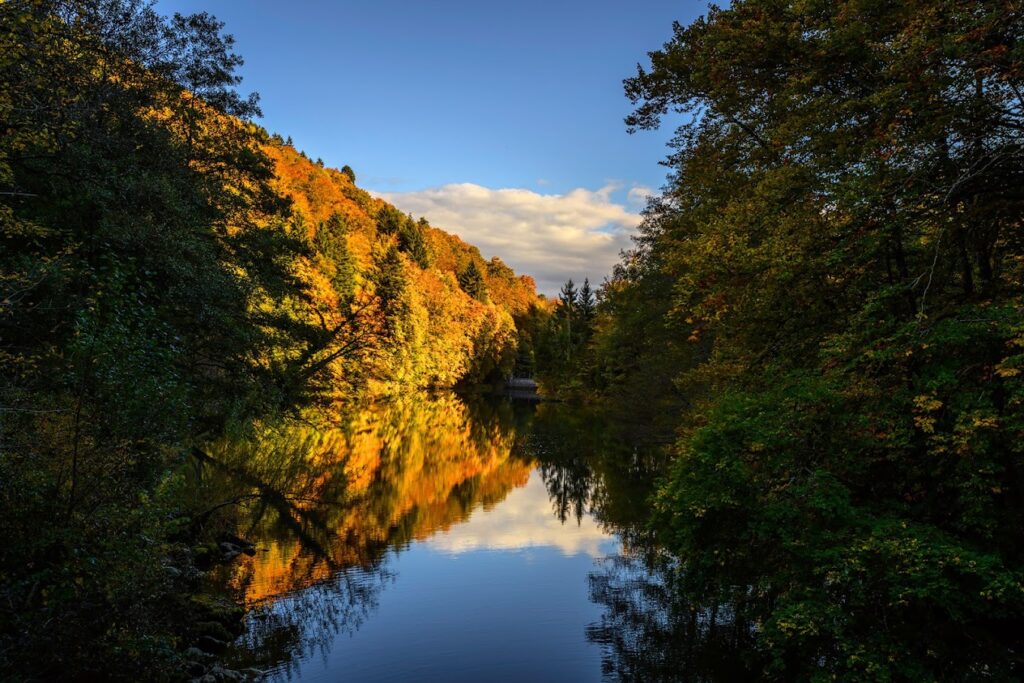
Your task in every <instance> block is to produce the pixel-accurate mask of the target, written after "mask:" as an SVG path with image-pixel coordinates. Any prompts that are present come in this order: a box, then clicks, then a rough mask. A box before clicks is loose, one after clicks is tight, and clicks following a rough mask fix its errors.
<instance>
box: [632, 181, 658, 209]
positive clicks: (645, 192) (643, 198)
mask: <svg viewBox="0 0 1024 683" xmlns="http://www.w3.org/2000/svg"><path fill="white" fill-rule="evenodd" d="M653 196H654V190H652V189H651V188H649V187H647V186H645V185H634V186H633V187H631V188H629V192H627V193H626V201H628V202H629V204H630V206H635V207H638V208H641V209H642V208H644V207H645V206H647V200H648V199H650V198H651V197H653Z"/></svg>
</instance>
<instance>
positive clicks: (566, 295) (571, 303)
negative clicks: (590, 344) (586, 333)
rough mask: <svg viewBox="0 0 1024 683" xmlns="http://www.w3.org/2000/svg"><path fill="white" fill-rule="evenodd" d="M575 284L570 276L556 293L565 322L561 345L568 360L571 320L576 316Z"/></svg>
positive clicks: (570, 350)
mask: <svg viewBox="0 0 1024 683" xmlns="http://www.w3.org/2000/svg"><path fill="white" fill-rule="evenodd" d="M576 294H577V292H576V284H575V283H574V282H573V281H572V278H569V280H568V281H567V282H566V283H565V284H564V285H562V289H561V290H560V291H559V293H558V301H559V304H560V305H559V308H560V309H561V311H560V317H561V319H562V320H563V321H564V322H565V327H564V330H565V332H564V337H563V346H564V348H565V359H566V360H569V359H570V358H572V347H573V331H572V328H573V320H574V318H576Z"/></svg>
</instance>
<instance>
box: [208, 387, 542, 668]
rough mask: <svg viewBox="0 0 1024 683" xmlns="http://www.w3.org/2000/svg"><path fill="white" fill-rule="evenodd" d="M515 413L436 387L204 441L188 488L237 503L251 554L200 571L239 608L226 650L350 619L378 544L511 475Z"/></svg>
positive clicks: (517, 467) (503, 485) (409, 533)
mask: <svg viewBox="0 0 1024 683" xmlns="http://www.w3.org/2000/svg"><path fill="white" fill-rule="evenodd" d="M515 419H516V416H515V415H514V414H513V412H512V411H511V409H510V407H509V406H508V405H507V404H506V405H504V406H502V405H501V404H483V403H481V404H479V405H477V404H473V405H472V406H468V405H467V404H466V403H464V402H463V401H462V400H460V399H459V398H457V397H455V396H452V395H440V396H436V397H429V398H428V397H417V398H407V399H404V400H400V401H396V402H392V403H387V404H381V405H376V406H372V407H370V408H368V409H366V410H362V411H359V412H356V413H352V414H348V415H344V416H340V417H339V416H335V417H334V419H332V420H330V421H327V420H325V419H324V417H323V415H319V416H318V415H311V416H308V419H305V420H288V421H282V422H278V423H274V424H260V425H254V426H253V427H252V428H251V429H250V430H249V431H248V432H246V433H245V434H244V435H243V436H241V437H239V436H236V437H235V438H225V439H223V440H221V441H218V442H216V443H213V444H210V445H208V447H207V448H206V453H207V456H206V457H204V460H205V461H206V464H205V465H204V466H203V467H202V468H201V469H200V470H199V471H198V472H197V475H196V487H195V488H196V491H197V496H198V497H199V498H205V499H206V501H207V502H208V503H209V502H211V501H214V504H213V506H212V507H214V508H216V507H217V506H218V505H220V503H218V502H216V501H242V502H243V505H242V506H241V507H240V509H238V511H237V514H236V523H237V527H238V529H239V533H240V534H241V535H242V536H245V537H247V538H248V539H250V540H252V541H254V542H256V544H257V546H258V547H259V548H260V551H261V552H258V553H257V554H256V556H255V557H242V558H240V559H239V560H238V561H236V562H235V563H232V564H231V565H228V566H223V567H220V568H218V569H217V570H215V571H214V581H215V582H218V583H220V584H221V585H223V586H224V587H225V588H226V589H228V590H229V591H231V592H232V593H233V594H234V595H236V596H237V597H238V598H239V599H240V600H242V601H244V602H245V603H246V604H247V605H249V606H250V609H251V611H250V617H249V620H248V621H249V624H250V629H249V631H248V633H247V635H246V636H245V637H244V641H243V643H242V648H241V650H240V652H239V653H238V656H239V658H240V661H241V662H242V663H245V662H251V663H254V664H255V665H258V666H264V667H265V666H269V665H272V664H275V663H278V662H280V663H286V662H287V661H288V660H289V657H291V656H298V657H300V658H301V657H304V656H306V655H308V654H309V653H310V652H312V650H313V649H315V648H316V647H321V648H324V647H327V646H328V645H329V643H330V642H332V640H333V637H334V635H336V634H337V633H338V632H339V631H342V630H354V629H356V628H358V626H359V624H361V623H362V621H363V620H364V619H365V618H366V616H367V615H368V614H369V612H370V611H372V609H373V608H374V606H375V605H376V600H377V593H378V591H379V590H380V588H381V586H382V585H383V584H384V583H385V581H386V578H387V576H388V572H387V568H386V561H387V556H388V550H390V549H396V548H398V549H400V548H404V547H405V546H407V545H408V543H409V542H410V541H412V540H415V539H422V538H425V537H427V536H429V535H431V534H433V533H436V532H437V531H438V530H442V529H447V528H449V527H451V526H452V525H453V524H455V523H458V522H460V521H463V520H465V519H467V518H468V517H469V515H470V514H471V513H472V511H473V509H475V508H476V507H477V506H481V505H482V506H485V507H489V506H491V505H494V504H496V503H498V502H500V501H501V500H502V499H504V497H505V496H506V495H507V494H508V492H509V491H510V490H511V489H512V488H514V487H517V486H522V485H523V484H525V483H526V481H527V479H528V477H529V473H530V470H531V469H532V468H533V463H532V462H530V461H527V460H523V459H521V458H518V457H513V445H514V443H515V441H516V431H515V428H514V426H513V422H514V420H515ZM247 651H248V652H247ZM258 656H259V659H256V658H257V657H258Z"/></svg>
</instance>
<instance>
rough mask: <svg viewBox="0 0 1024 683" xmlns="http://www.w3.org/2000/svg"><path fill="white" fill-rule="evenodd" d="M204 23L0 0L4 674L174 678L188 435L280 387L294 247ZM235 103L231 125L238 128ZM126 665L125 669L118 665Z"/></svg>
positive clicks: (92, 6)
mask: <svg viewBox="0 0 1024 683" xmlns="http://www.w3.org/2000/svg"><path fill="white" fill-rule="evenodd" d="M220 30H221V25H220V24H219V23H218V22H217V21H215V20H214V19H213V18H212V17H210V16H209V15H205V14H199V15H192V16H176V17H174V18H172V19H164V18H162V17H160V16H158V15H157V14H155V12H154V11H153V10H152V9H151V8H150V7H149V5H148V4H146V3H142V2H133V1H131V0H86V1H85V2H63V1H52V2H28V1H13V2H5V3H2V4H0V54H2V55H3V57H0V60H2V61H3V64H4V68H3V69H0V111H3V112H4V114H3V119H4V124H3V125H4V128H5V131H6V133H5V135H4V136H3V139H2V141H0V368H2V372H0V412H2V413H3V418H2V420H0V481H2V482H3V483H2V485H0V517H2V518H3V519H4V525H5V529H6V532H5V536H4V541H5V542H4V543H3V544H0V545H2V550H0V601H2V602H3V603H4V604H5V605H9V606H12V607H13V608H12V609H5V610H3V611H2V613H0V667H2V668H3V669H4V670H5V672H14V673H16V675H17V676H22V677H27V678H53V677H68V676H73V675H77V676H79V677H81V678H89V677H94V678H95V677H101V676H113V677H124V678H126V679H129V680H138V679H152V678H173V677H174V676H175V675H176V674H175V673H174V671H175V670H174V666H175V664H176V661H177V659H176V655H175V653H174V649H175V645H176V643H177V641H176V633H175V624H174V623H172V619H171V617H170V616H169V611H168V601H169V600H171V599H172V597H173V596H172V592H173V590H176V589H174V588H173V587H172V585H171V582H170V581H169V580H168V577H167V576H166V575H165V573H164V571H163V569H162V564H163V562H164V561H165V560H166V557H167V554H168V553H169V552H170V550H171V548H172V547H173V544H171V543H170V542H169V540H168V539H169V537H170V536H171V534H173V533H175V532H176V528H175V526H174V524H173V523H172V522H171V521H170V520H171V519H172V518H173V517H174V516H176V515H180V514H181V510H180V509H178V508H177V507H176V505H175V503H174V500H173V496H172V493H173V492H174V486H173V482H172V480H169V479H168V477H167V473H168V472H169V471H170V470H172V469H173V468H175V467H177V465H178V464H179V461H180V454H181V453H182V452H183V451H184V450H185V449H186V447H187V444H188V443H189V442H190V440H191V439H192V438H194V437H195V436H197V435H199V434H202V433H203V432H204V431H216V430H218V429H220V427H221V425H223V424H224V422H225V420H228V419H231V417H232V416H243V415H246V414H252V413H254V412H263V411H266V410H268V409H272V408H273V407H275V406H276V405H278V404H279V403H280V402H281V401H283V400H284V399H285V398H286V395H285V393H284V391H283V389H284V387H283V385H282V381H281V380H282V373H281V367H280V364H279V363H276V362H275V360H274V358H275V355H276V356H277V358H280V356H281V355H282V354H281V351H282V349H287V348H290V347H291V346H293V345H295V344H297V343H298V339H297V336H298V335H300V334H301V332H302V325H300V324H299V323H297V322H296V321H294V320H292V321H285V320H282V319H278V318H275V317H272V316H268V315H265V311H267V310H275V309H276V308H278V307H280V305H281V303H282V302H283V301H285V300H286V299H289V298H301V297H302V296H304V292H303V291H302V288H301V287H300V286H299V285H297V283H296V282H295V280H294V278H292V277H291V274H290V272H289V270H290V265H289V264H290V263H291V262H292V261H294V260H295V259H297V258H299V257H303V256H305V255H306V253H307V252H306V249H305V247H304V245H303V244H302V243H301V242H300V241H298V240H296V239H294V238H293V237H291V236H289V235H288V234H287V233H286V232H285V231H284V230H281V229H280V224H281V217H282V216H283V214H284V211H285V204H284V202H283V201H282V200H281V199H280V198H279V197H277V196H276V195H275V194H274V192H273V191H272V190H271V188H270V185H269V181H270V179H271V170H272V169H271V165H270V162H269V160H268V159H267V158H266V157H265V156H263V154H262V152H261V151H260V149H261V147H260V146H261V145H262V144H263V143H264V142H265V140H266V138H265V136H264V134H263V133H262V132H261V131H260V130H259V129H258V128H256V127H255V126H252V125H251V124H249V123H247V122H246V121H245V120H244V119H245V118H246V117H248V116H251V115H253V114H255V113H257V112H258V110H257V108H256V105H255V98H252V97H249V98H244V97H242V96H240V95H239V94H238V93H237V92H236V91H235V89H234V88H235V86H236V85H237V83H238V77H237V76H235V75H234V69H235V68H236V67H237V66H238V65H239V64H240V60H239V58H238V57H237V56H236V55H235V54H234V53H233V52H232V49H231V48H232V43H231V40H230V38H228V37H225V36H223V35H222V34H221V33H220ZM231 116H235V117H242V118H241V119H238V118H230V117H231ZM112 662H117V667H116V669H117V670H116V671H113V672H112V671H111V663H112Z"/></svg>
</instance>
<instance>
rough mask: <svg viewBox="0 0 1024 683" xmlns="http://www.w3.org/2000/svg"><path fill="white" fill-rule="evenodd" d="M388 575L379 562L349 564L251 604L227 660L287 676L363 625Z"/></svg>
mask: <svg viewBox="0 0 1024 683" xmlns="http://www.w3.org/2000/svg"><path fill="white" fill-rule="evenodd" d="M391 578H392V575H391V574H390V572H388V571H387V569H386V567H385V566H384V565H383V564H382V565H381V566H378V567H373V568H371V569H363V568H359V567H352V568H348V569H344V570H341V571H338V572H335V573H334V574H333V575H332V576H331V577H330V578H329V579H327V580H325V581H321V582H319V583H316V584H313V585H312V586H309V587H308V588H306V589H305V590H301V591H296V592H294V593H292V594H289V595H287V596H284V597H282V598H281V599H279V600H271V601H266V602H264V603H262V604H260V605H258V606H256V607H254V608H253V609H252V610H251V611H250V613H249V615H248V619H247V628H246V631H245V633H244V634H243V636H242V639H241V642H240V643H239V644H238V645H237V646H236V647H235V648H234V649H233V655H234V657H233V660H232V662H231V663H232V664H233V665H234V666H236V667H238V668H247V667H256V668H260V669H264V670H266V669H269V668H273V669H274V670H275V677H276V678H281V679H291V678H292V677H293V676H295V675H297V674H298V671H299V665H300V662H301V661H302V660H304V659H307V658H309V657H310V656H312V655H313V654H315V653H320V654H321V655H323V656H326V654H327V652H328V651H329V650H330V646H331V643H332V642H333V641H334V639H335V637H336V636H337V635H338V634H339V633H343V632H344V633H354V632H355V631H357V630H358V629H359V627H360V626H362V624H363V623H364V622H365V621H366V619H367V618H369V616H370V615H371V614H372V613H373V611H374V610H375V609H376V608H377V603H378V595H379V593H380V591H381V590H382V588H383V587H384V585H385V584H386V583H387V582H388V581H389V580H391Z"/></svg>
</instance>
